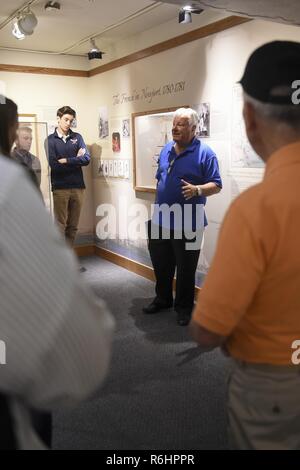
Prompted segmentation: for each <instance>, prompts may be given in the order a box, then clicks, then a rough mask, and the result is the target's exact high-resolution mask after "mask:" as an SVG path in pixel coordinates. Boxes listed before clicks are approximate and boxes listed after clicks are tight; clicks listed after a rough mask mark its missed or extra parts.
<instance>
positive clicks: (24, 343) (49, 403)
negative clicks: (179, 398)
mask: <svg viewBox="0 0 300 470" xmlns="http://www.w3.org/2000/svg"><path fill="white" fill-rule="evenodd" d="M0 98H1V99H0V103H1V104H0V151H1V155H0V258H1V283H0V341H1V345H2V346H3V345H4V346H5V350H6V357H7V361H6V363H5V364H2V365H0V411H1V420H0V427H1V429H0V436H1V437H0V448H1V449H42V448H45V445H44V444H43V442H42V441H41V439H40V436H39V435H38V434H37V433H36V432H35V429H34V427H33V424H32V413H31V410H32V409H35V410H37V411H39V410H40V411H43V412H45V411H46V412H50V411H53V410H54V409H56V408H60V407H66V408H68V407H71V406H74V405H76V404H78V403H79V402H80V401H82V400H84V399H86V398H87V397H89V396H90V395H91V394H92V393H94V392H95V391H96V390H97V389H98V387H99V385H100V384H101V382H102V381H103V379H104V377H105V375H106V372H107V368H108V362H109V357H110V343H111V335H112V330H113V324H114V321H113V319H112V317H111V315H110V313H109V312H108V310H107V308H106V306H105V305H104V303H103V302H102V301H101V300H99V299H97V298H96V297H94V296H93V294H92V292H91V291H90V290H89V289H88V288H87V286H85V285H84V283H83V282H82V278H80V275H79V273H78V269H77V264H76V261H75V258H74V255H73V254H72V252H71V250H69V249H68V248H67V246H66V244H65V243H63V242H62V239H61V235H60V234H59V232H58V230H57V229H56V228H55V227H54V226H53V223H52V220H51V218H50V216H49V215H48V214H47V212H46V210H45V208H44V207H43V203H42V201H41V198H40V197H39V195H38V193H37V191H36V190H35V189H34V187H33V186H32V184H31V183H30V180H29V177H28V174H27V173H26V172H24V171H23V169H22V168H21V167H19V166H18V165H17V164H16V163H14V162H13V161H12V159H10V158H8V157H9V155H10V151H11V147H12V145H13V142H14V141H15V139H16V131H17V127H18V121H17V116H18V111H17V106H16V105H15V103H13V102H12V101H11V100H9V99H6V98H5V97H3V96H0Z"/></svg>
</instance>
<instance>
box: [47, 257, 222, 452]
mask: <svg viewBox="0 0 300 470" xmlns="http://www.w3.org/2000/svg"><path fill="white" fill-rule="evenodd" d="M81 264H82V265H83V266H85V267H86V268H87V271H86V272H85V273H83V274H81V275H82V277H83V278H84V279H85V280H86V281H87V282H88V283H89V284H90V286H91V287H92V288H93V290H94V291H95V293H96V294H97V295H98V296H100V297H102V298H103V299H104V300H105V301H106V302H107V304H108V306H109V308H110V310H111V312H112V313H113V315H114V317H115V319H116V323H117V328H116V333H115V337H114V343H113V357H112V362H111V366H110V372H109V374H108V377H107V379H106V381H105V383H104V385H103V386H102V388H101V390H99V392H98V393H97V394H96V397H94V398H93V399H92V400H90V401H88V402H85V403H83V404H82V405H81V406H79V407H78V408H77V409H75V410H73V411H72V412H70V411H69V412H59V413H56V414H55V416H54V448H55V449H102V450H142V449H148V450H156V449H157V450H192V449H199V450H200V449H226V448H227V437H226V412H225V399H226V379H227V375H228V371H229V369H230V362H229V361H228V360H227V359H226V358H225V357H224V356H223V355H222V354H221V352H220V351H219V350H216V351H213V352H210V353H201V352H200V350H199V348H198V347H197V346H196V345H195V343H194V342H193V341H192V340H191V339H190V337H189V334H188V330H187V328H186V327H180V326H178V325H177V324H176V316H175V313H174V312H173V311H172V310H170V311H165V312H162V313H159V314H156V315H145V314H143V313H142V307H143V306H144V305H146V304H147V303H149V302H150V301H151V299H152V298H153V295H154V284H153V283H152V282H151V281H148V280H146V279H144V278H142V277H140V276H138V275H135V274H133V273H130V272H129V271H126V270H125V269H123V268H119V267H118V266H116V265H114V264H111V263H109V262H107V261H105V260H102V259H101V258H98V257H88V258H83V259H82V260H81Z"/></svg>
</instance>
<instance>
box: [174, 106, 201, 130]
mask: <svg viewBox="0 0 300 470" xmlns="http://www.w3.org/2000/svg"><path fill="white" fill-rule="evenodd" d="M175 117H186V118H188V120H189V125H190V126H197V125H198V124H199V121H200V118H199V115H198V113H197V112H196V111H195V110H194V109H192V108H179V109H176V111H175V113H174V118H175Z"/></svg>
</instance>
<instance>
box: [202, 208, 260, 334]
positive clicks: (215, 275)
mask: <svg viewBox="0 0 300 470" xmlns="http://www.w3.org/2000/svg"><path fill="white" fill-rule="evenodd" d="M263 267H264V262H263V253H262V249H261V245H260V240H259V235H258V234H257V233H254V229H253V227H251V225H250V224H249V222H248V221H247V219H246V217H245V216H244V215H243V213H242V211H241V209H240V208H239V206H238V204H236V203H234V204H233V205H232V206H231V208H230V209H229V211H228V213H227V215H226V217H225V219H224V222H223V225H222V227H221V231H220V236H219V240H218V244H217V249H216V254H215V256H214V259H213V262H212V265H211V268H210V270H209V272H208V275H207V277H206V280H205V283H204V286H203V289H202V290H201V292H200V294H199V296H198V302H197V306H196V308H195V310H194V313H193V320H194V321H195V322H196V323H198V324H199V325H200V326H202V327H204V328H206V329H207V330H209V331H212V332H214V333H217V334H219V335H222V336H228V335H229V334H230V333H231V332H232V330H233V329H234V328H235V327H236V326H237V324H238V323H239V321H240V320H241V318H242V317H243V315H244V314H245V312H246V310H247V307H248V306H249V304H250V303H251V301H252V299H253V296H254V294H255V291H256V290H257V287H258V285H259V282H260V279H261V275H262V272H263Z"/></svg>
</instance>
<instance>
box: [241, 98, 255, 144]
mask: <svg viewBox="0 0 300 470" xmlns="http://www.w3.org/2000/svg"><path fill="white" fill-rule="evenodd" d="M243 116H244V121H245V127H246V133H247V135H248V138H249V136H252V135H253V134H254V133H255V132H256V131H257V126H258V123H257V118H256V112H255V109H254V107H253V105H252V104H251V103H249V102H248V101H245V102H244V108H243ZM249 140H250V138H249Z"/></svg>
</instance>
